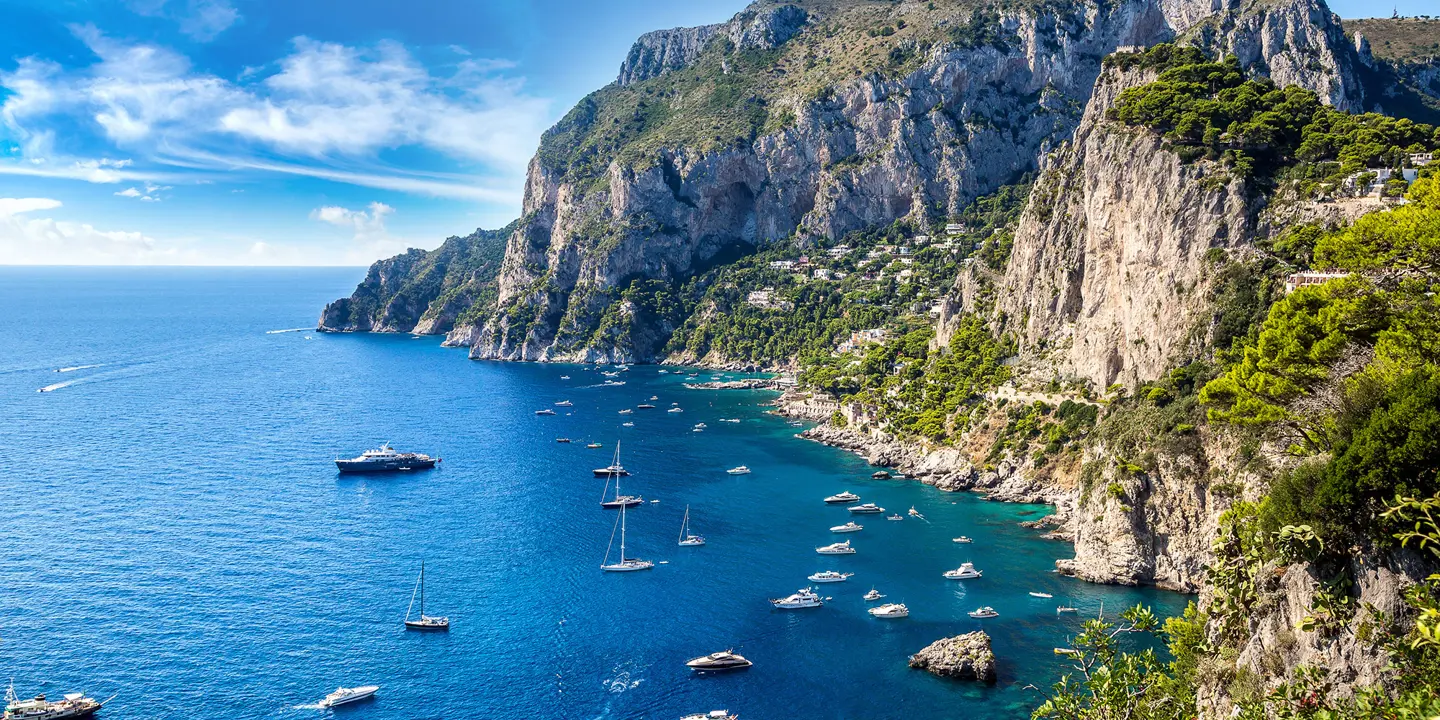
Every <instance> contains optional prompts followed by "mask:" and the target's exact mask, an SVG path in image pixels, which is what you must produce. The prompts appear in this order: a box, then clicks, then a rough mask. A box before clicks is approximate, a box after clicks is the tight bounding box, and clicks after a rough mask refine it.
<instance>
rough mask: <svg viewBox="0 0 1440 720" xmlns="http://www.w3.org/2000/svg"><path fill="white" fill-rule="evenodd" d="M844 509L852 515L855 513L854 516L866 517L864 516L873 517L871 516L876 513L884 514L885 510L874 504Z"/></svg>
mask: <svg viewBox="0 0 1440 720" xmlns="http://www.w3.org/2000/svg"><path fill="white" fill-rule="evenodd" d="M846 509H848V510H849V511H850V512H852V513H855V514H856V515H866V514H871V515H873V514H876V513H883V512H885V508H883V507H880V506H879V505H876V504H875V503H862V504H860V505H852V506H850V507H849V508H846Z"/></svg>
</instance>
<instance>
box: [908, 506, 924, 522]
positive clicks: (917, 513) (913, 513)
mask: <svg viewBox="0 0 1440 720" xmlns="http://www.w3.org/2000/svg"><path fill="white" fill-rule="evenodd" d="M910 517H913V518H920V519H921V520H924V519H925V516H924V515H921V514H920V511H919V510H916V509H915V506H914V505H911V506H910Z"/></svg>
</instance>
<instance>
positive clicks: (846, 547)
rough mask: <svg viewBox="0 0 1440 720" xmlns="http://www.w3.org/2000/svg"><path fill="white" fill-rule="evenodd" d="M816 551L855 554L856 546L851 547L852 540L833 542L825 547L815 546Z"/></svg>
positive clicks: (826, 553) (828, 553) (825, 553)
mask: <svg viewBox="0 0 1440 720" xmlns="http://www.w3.org/2000/svg"><path fill="white" fill-rule="evenodd" d="M815 552H817V553H820V554H821V555H854V554H855V548H852V547H850V541H849V540H846V541H845V542H838V543H831V544H829V545H826V546H824V547H817V548H815Z"/></svg>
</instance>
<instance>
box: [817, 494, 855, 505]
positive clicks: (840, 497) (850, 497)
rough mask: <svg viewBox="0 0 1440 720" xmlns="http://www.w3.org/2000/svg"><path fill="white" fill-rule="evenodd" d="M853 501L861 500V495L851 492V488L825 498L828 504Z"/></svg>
mask: <svg viewBox="0 0 1440 720" xmlns="http://www.w3.org/2000/svg"><path fill="white" fill-rule="evenodd" d="M852 502H860V496H859V495H856V494H855V493H852V492H850V491H849V490H846V491H845V492H842V493H839V494H837V495H831V496H830V497H827V498H825V504H827V505H841V504H844V503H852Z"/></svg>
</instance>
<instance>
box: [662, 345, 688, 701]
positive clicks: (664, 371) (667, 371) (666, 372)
mask: <svg viewBox="0 0 1440 720" xmlns="http://www.w3.org/2000/svg"><path fill="white" fill-rule="evenodd" d="M660 374H661V375H669V374H670V371H669V370H661V371H660ZM681 720H684V718H681Z"/></svg>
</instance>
